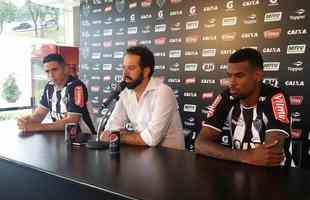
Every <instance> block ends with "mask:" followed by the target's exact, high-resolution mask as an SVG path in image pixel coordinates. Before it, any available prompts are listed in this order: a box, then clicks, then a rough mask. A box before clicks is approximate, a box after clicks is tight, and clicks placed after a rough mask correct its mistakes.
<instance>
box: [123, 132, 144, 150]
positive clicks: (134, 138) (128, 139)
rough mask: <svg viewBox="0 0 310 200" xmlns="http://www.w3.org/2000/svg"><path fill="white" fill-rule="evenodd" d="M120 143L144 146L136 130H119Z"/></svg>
mask: <svg viewBox="0 0 310 200" xmlns="http://www.w3.org/2000/svg"><path fill="white" fill-rule="evenodd" d="M121 143H124V144H130V145H141V146H146V144H145V143H144V141H143V140H142V138H141V136H140V134H139V133H137V132H127V131H121Z"/></svg>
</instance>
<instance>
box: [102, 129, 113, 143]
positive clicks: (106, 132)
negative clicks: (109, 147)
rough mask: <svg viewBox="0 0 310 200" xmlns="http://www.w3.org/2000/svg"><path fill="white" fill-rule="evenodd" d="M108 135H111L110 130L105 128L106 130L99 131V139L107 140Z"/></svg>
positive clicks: (108, 139)
mask: <svg viewBox="0 0 310 200" xmlns="http://www.w3.org/2000/svg"><path fill="white" fill-rule="evenodd" d="M110 135H111V132H110V131H107V130H106V131H103V132H101V135H100V141H102V142H109V141H110Z"/></svg>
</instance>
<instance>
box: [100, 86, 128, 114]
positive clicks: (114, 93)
mask: <svg viewBox="0 0 310 200" xmlns="http://www.w3.org/2000/svg"><path fill="white" fill-rule="evenodd" d="M126 85H127V83H126V81H122V82H120V83H119V84H118V85H116V88H115V90H113V91H112V92H111V94H110V96H109V97H108V98H107V99H106V100H105V101H104V102H103V103H102V105H101V110H102V109H103V108H106V107H108V105H110V103H111V102H112V101H113V100H114V99H118V97H119V94H120V93H121V92H122V91H123V90H124V89H125V87H126Z"/></svg>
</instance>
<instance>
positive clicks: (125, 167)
mask: <svg viewBox="0 0 310 200" xmlns="http://www.w3.org/2000/svg"><path fill="white" fill-rule="evenodd" d="M0 130H1V131H0V134H1V139H0V157H1V159H0V198H1V199H13V198H15V199H30V198H32V199H73V198H74V199H101V200H104V199H156V200H157V199H158V200H164V199H169V200H174V199H195V200H196V199H211V200H213V199H238V200H239V199H246V200H249V199H264V200H267V199H279V200H286V199H294V200H295V199H298V200H299V199H303V200H305V199H310V189H309V187H310V172H308V171H304V170H302V169H294V168H291V169H284V168H279V167H277V168H263V167H254V166H249V165H243V164H239V163H234V162H228V161H221V160H216V159H211V158H205V157H202V156H196V155H195V154H193V153H191V152H185V151H179V150H172V149H166V148H145V147H133V146H126V145H122V146H121V153H120V156H119V157H113V156H110V154H109V152H108V151H107V150H102V151H98V150H89V149H87V148H86V147H77V148H70V146H68V145H66V144H65V143H64V136H63V134H62V133H37V134H28V135H23V134H19V133H18V131H17V129H16V128H15V126H14V124H10V123H8V124H6V125H3V124H1V127H0Z"/></svg>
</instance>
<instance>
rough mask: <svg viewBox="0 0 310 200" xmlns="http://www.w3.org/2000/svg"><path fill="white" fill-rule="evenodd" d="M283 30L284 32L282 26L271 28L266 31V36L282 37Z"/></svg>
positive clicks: (267, 37) (269, 37)
mask: <svg viewBox="0 0 310 200" xmlns="http://www.w3.org/2000/svg"><path fill="white" fill-rule="evenodd" d="M281 32H282V29H281V28H275V29H270V30H267V31H264V37H265V38H266V39H276V38H278V37H280V35H281Z"/></svg>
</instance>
